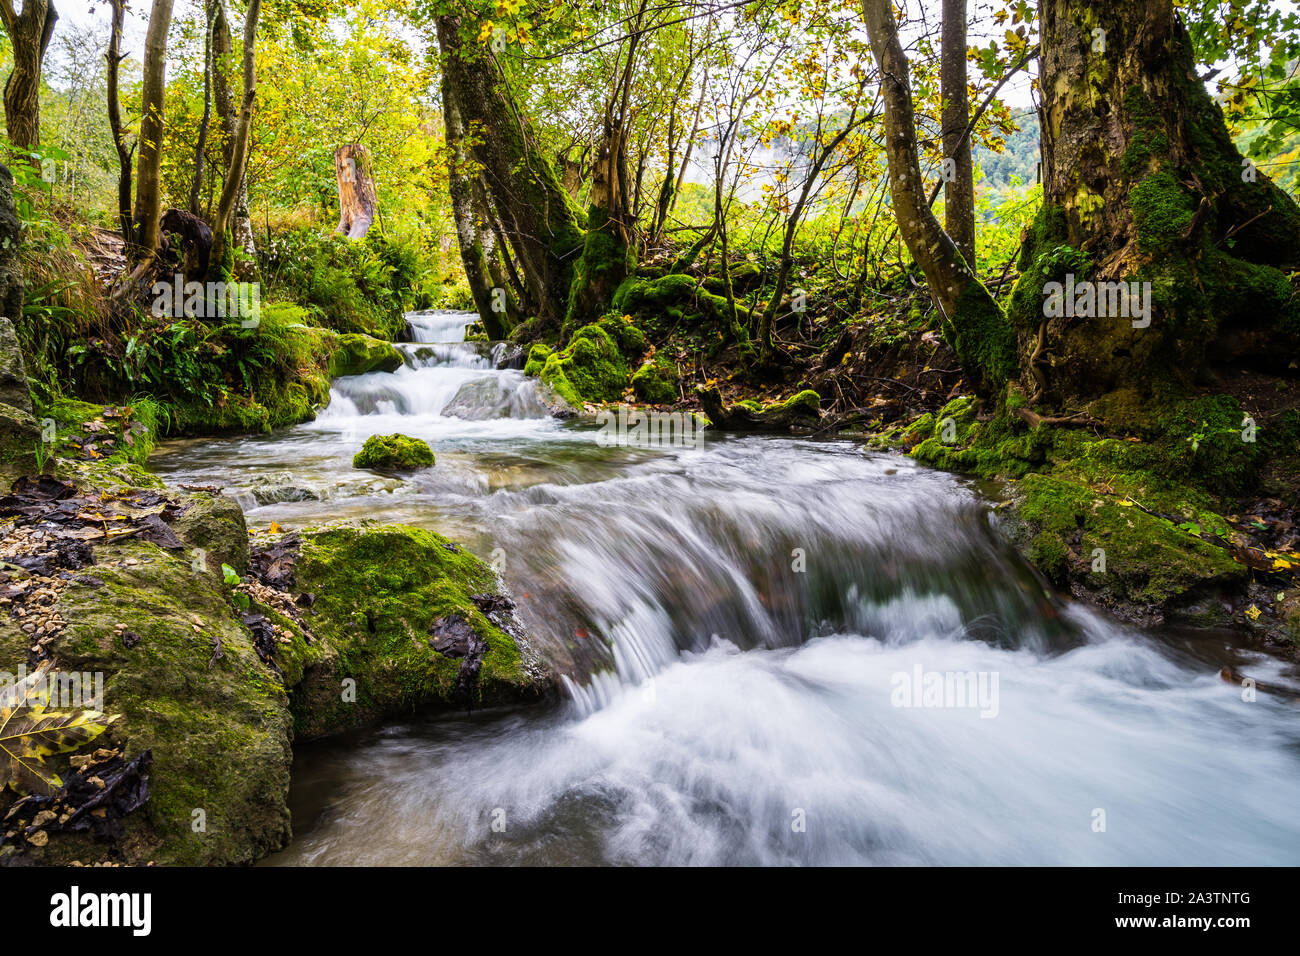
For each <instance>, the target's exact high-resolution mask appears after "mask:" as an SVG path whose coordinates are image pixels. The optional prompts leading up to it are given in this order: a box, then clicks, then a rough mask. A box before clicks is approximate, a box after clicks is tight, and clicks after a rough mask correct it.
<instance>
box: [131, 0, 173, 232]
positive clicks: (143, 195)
mask: <svg viewBox="0 0 1300 956" xmlns="http://www.w3.org/2000/svg"><path fill="white" fill-rule="evenodd" d="M171 22H172V0H154V2H153V8H152V9H151V10H150V12H149V29H148V30H147V31H146V33H145V40H144V82H143V84H142V87H141V92H140V97H141V104H142V115H141V117H140V148H139V165H138V169H137V173H136V187H135V215H134V219H133V223H132V233H133V235H134V237H135V241H136V244H137V246H138V247H139V249H140V251H141V252H142V253H143V254H144V255H145V256H151V255H153V253H154V251H155V250H156V249H157V248H158V220H159V218H160V217H161V215H162V145H163V142H162V140H163V100H164V94H165V88H164V79H165V72H166V66H167V62H166V61H167V31H168V30H170V29H171Z"/></svg>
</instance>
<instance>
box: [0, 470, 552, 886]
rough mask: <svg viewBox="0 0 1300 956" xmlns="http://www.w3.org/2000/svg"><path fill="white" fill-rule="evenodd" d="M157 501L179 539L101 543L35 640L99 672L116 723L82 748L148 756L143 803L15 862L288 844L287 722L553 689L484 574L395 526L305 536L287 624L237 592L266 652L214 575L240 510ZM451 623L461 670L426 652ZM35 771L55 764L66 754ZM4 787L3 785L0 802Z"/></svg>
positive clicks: (5, 647) (232, 860)
mask: <svg viewBox="0 0 1300 956" xmlns="http://www.w3.org/2000/svg"><path fill="white" fill-rule="evenodd" d="M168 496H169V497H171V498H174V499H175V503H176V504H178V505H180V506H183V507H185V508H186V509H187V510H186V513H185V515H184V516H183V517H182V520H178V521H175V522H174V523H173V524H172V528H173V530H174V531H176V533H177V534H178V536H179V537H180V538H181V541H182V545H183V547H182V548H180V549H173V550H165V549H162V548H159V547H157V546H155V545H153V544H151V543H148V542H145V541H140V540H138V539H134V538H129V539H122V540H120V541H117V542H113V543H109V544H97V545H96V547H95V559H96V563H95V564H94V565H93V566H91V567H87V568H85V569H83V570H81V571H77V572H73V573H72V577H71V580H70V581H69V583H68V586H67V588H66V590H65V591H63V593H62V594H61V596H60V598H59V600H58V603H57V604H56V605H55V607H56V608H57V610H58V611H59V613H60V614H61V615H62V616H63V618H64V619H65V620H66V621H67V626H66V628H65V629H64V630H63V632H62V633H61V634H60V635H59V636H58V637H57V638H56V641H55V643H53V644H52V645H50V650H51V651H52V653H53V654H54V657H55V661H56V667H57V668H58V669H59V670H61V671H65V672H73V671H75V672H85V673H101V674H103V675H104V709H105V711H106V712H107V713H108V714H110V715H115V716H116V717H117V718H118V719H117V720H115V721H114V722H113V723H112V724H111V725H110V726H109V729H108V730H107V731H106V732H105V733H104V734H103V735H102V736H101V737H100V738H98V739H97V740H96V742H95V746H113V747H117V748H120V749H121V751H122V753H123V755H124V756H125V757H126V758H127V759H132V758H134V757H136V756H138V755H140V754H142V753H143V752H144V751H146V750H148V751H150V752H151V753H152V757H153V764H152V768H151V770H150V772H149V773H150V779H149V785H150V797H149V800H148V801H147V802H146V803H145V804H144V806H143V807H141V808H140V809H139V810H137V811H135V812H134V813H131V814H128V815H127V816H125V817H123V818H121V821H120V822H121V824H122V828H123V835H122V837H121V839H119V840H116V841H114V842H113V843H111V844H110V843H98V842H95V841H94V840H93V839H92V838H91V837H90V835H89V834H84V833H82V834H78V833H57V832H51V833H50V835H49V837H50V838H49V841H48V843H47V844H46V845H45V846H42V847H34V846H28V847H27V848H25V849H24V850H23V852H22V855H21V856H20V857H19V858H18V859H19V860H21V861H22V862H30V863H36V864H48V865H62V864H67V863H69V862H71V861H72V860H79V861H81V862H83V863H92V862H99V861H102V860H107V859H110V858H113V859H116V860H118V861H121V862H126V863H129V864H144V863H148V862H154V863H158V864H162V865H228V864H249V863H252V862H255V861H256V860H257V859H259V858H261V857H263V856H265V855H267V854H268V853H271V852H274V851H275V850H277V849H280V848H281V847H283V846H284V845H285V844H286V842H287V841H288V839H289V835H290V819H289V810H288V804H287V796H288V789H289V774H290V768H291V761H292V752H291V741H292V740H293V739H294V738H295V735H296V736H297V737H298V738H300V739H305V738H309V737H316V736H321V735H324V734H328V733H332V732H335V731H339V730H343V729H345V728H349V727H356V726H359V725H361V724H364V723H367V722H370V721H373V720H376V719H380V718H383V717H388V716H397V715H407V714H410V713H412V712H414V711H415V710H417V709H423V708H448V707H456V708H463V707H466V706H474V707H478V706H489V705H505V704H517V703H527V702H531V701H536V700H539V699H541V698H543V697H546V696H549V695H551V694H553V692H554V690H555V678H554V675H553V674H552V673H551V671H550V670H549V669H548V668H547V667H546V666H545V665H543V664H542V663H541V662H540V660H539V658H538V656H537V655H536V653H535V651H534V650H533V649H532V648H530V647H529V646H528V644H527V643H526V641H525V640H524V639H523V637H522V634H521V632H520V630H519V628H518V623H517V621H516V619H515V617H514V614H513V605H512V604H511V603H510V602H509V600H508V599H506V598H504V597H503V596H502V595H500V594H499V591H498V583H497V578H496V575H495V574H494V573H493V571H492V570H491V569H490V568H489V567H487V565H485V564H484V563H483V562H482V561H480V560H478V559H477V558H475V557H474V556H473V555H471V554H469V553H468V552H466V551H464V550H462V549H460V548H459V547H458V546H456V545H454V544H453V543H452V542H450V541H448V540H447V539H445V538H442V537H441V536H439V535H437V534H433V533H431V532H428V531H423V530H420V529H416V528H408V527H403V526H389V525H381V526H365V527H355V526H352V527H327V528H321V529H315V530H309V531H304V532H302V533H301V543H300V551H299V553H298V555H297V559H296V563H295V585H296V586H295V588H294V589H293V592H292V594H289V595H286V598H287V599H288V600H290V601H292V600H294V599H297V603H296V604H295V605H294V606H295V607H301V608H308V606H310V607H309V609H306V610H302V611H297V612H295V614H294V616H295V617H297V618H299V619H300V620H294V619H291V618H290V617H288V616H286V614H285V613H284V612H283V611H282V610H276V609H273V608H264V607H260V606H258V605H256V604H254V605H253V610H254V611H257V612H260V613H264V614H265V615H266V616H267V617H268V618H269V619H270V620H271V621H272V622H273V623H274V624H275V625H276V626H277V627H278V628H280V631H279V637H280V638H281V639H280V640H278V641H277V642H276V643H275V644H274V649H273V651H272V655H273V656H272V660H271V662H268V661H266V660H264V659H263V658H262V657H261V656H260V655H259V653H258V651H257V650H256V648H255V646H254V640H253V637H252V635H251V633H250V631H249V629H248V628H247V627H246V626H245V625H244V623H243V621H242V620H241V617H240V612H239V611H237V610H236V608H235V607H234V605H233V603H232V600H231V592H230V589H229V587H228V586H227V585H226V584H225V583H224V581H223V575H222V571H221V562H222V561H224V560H225V559H226V558H232V559H233V560H234V561H240V557H239V555H238V554H237V553H236V552H238V551H239V550H240V548H239V546H238V544H237V542H238V539H239V537H240V536H242V535H243V534H244V524H243V519H242V515H240V514H239V512H238V509H237V508H234V507H231V505H233V503H232V502H228V501H227V500H225V499H222V498H220V496H211V495H197V496H186V495H182V494H180V493H177V492H168ZM200 547H202V548H204V549H205V550H206V552H207V553H206V566H203V565H200V564H199V563H198V555H197V554H196V551H195V549H196V548H200ZM244 547H245V548H246V545H245V546H244ZM10 574H17V575H18V576H20V577H21V576H22V573H21V572H10ZM303 594H311V595H312V596H313V599H312V600H304V599H302V595H303ZM449 622H451V627H452V629H453V631H454V630H455V629H456V628H459V629H460V631H459V633H464V634H468V633H470V632H472V634H473V635H474V638H475V642H476V643H479V642H481V646H479V647H478V648H477V650H476V651H475V652H474V653H475V654H476V655H477V656H476V660H477V663H478V670H477V671H476V672H475V673H473V674H464V676H462V675H463V669H464V668H463V665H464V663H465V658H463V657H462V658H457V657H453V656H448V653H445V652H444V651H446V650H447V649H446V648H444V650H438V649H435V647H434V646H433V645H434V643H437V641H436V638H435V635H434V634H431V631H439V632H445V630H446V628H447V627H448V624H449ZM31 640H32V639H31V637H30V636H28V635H27V634H25V633H23V632H22V631H21V630H20V628H19V625H18V622H17V621H16V620H15V619H14V618H13V617H11V616H10V615H9V614H3V615H0V671H8V672H10V673H16V672H17V670H18V666H19V665H20V664H25V663H27V662H28V660H29V657H28V647H29V645H30V644H31ZM349 679H350V681H349ZM345 682H348V684H345ZM352 682H354V683H352ZM348 686H351V687H352V688H353V689H354V691H355V693H347V692H346V691H347V687H348ZM50 766H51V768H52V769H54V770H55V771H56V772H60V773H63V774H66V773H67V771H68V756H66V755H65V756H56V757H53V758H50ZM14 798H15V795H14V794H13V793H11V792H3V793H0V813H3V811H4V810H5V809H6V808H7V806H8V805H9V803H10V802H11V801H12V800H13V799H14ZM196 811H202V813H201V814H199V813H196ZM200 820H201V821H202V822H203V826H202V827H201V828H196V827H195V826H194V824H195V823H196V822H197V821H200ZM6 852H10V851H9V850H8V849H7V850H6ZM15 862H17V860H15Z"/></svg>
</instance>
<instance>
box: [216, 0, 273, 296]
mask: <svg viewBox="0 0 1300 956" xmlns="http://www.w3.org/2000/svg"><path fill="white" fill-rule="evenodd" d="M261 13H262V0H248V10H247V11H246V12H245V14H244V91H243V96H241V97H240V101H239V116H238V118H237V119H236V121H235V129H234V140H233V143H232V145H231V149H230V161H229V163H228V165H227V166H226V179H225V183H224V185H223V186H222V187H221V196H220V198H218V200H217V210H216V213H215V214H214V215H213V229H212V259H211V261H212V268H213V269H221V270H224V269H225V268H226V261H227V260H228V259H229V258H230V255H229V253H230V251H231V249H232V248H233V246H234V245H236V243H235V240H234V237H233V235H232V229H233V227H234V222H233V218H234V211H235V205H236V203H237V201H238V199H239V195H240V191H241V190H242V189H243V188H244V175H245V173H246V171H247V169H248V150H249V141H250V131H251V128H252V125H253V106H254V104H255V103H256V101H257V57H256V53H257V21H258V18H259V17H260V16H261Z"/></svg>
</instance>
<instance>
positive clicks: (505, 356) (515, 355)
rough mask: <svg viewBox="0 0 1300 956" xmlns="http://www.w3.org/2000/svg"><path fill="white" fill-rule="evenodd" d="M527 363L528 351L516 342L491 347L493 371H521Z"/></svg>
mask: <svg viewBox="0 0 1300 956" xmlns="http://www.w3.org/2000/svg"><path fill="white" fill-rule="evenodd" d="M527 361H528V349H527V347H525V346H523V345H520V344H519V343H518V342H498V343H497V344H496V345H494V346H493V347H492V367H493V368H495V369H498V370H500V369H507V368H519V369H521V368H523V367H524V365H525V363H527Z"/></svg>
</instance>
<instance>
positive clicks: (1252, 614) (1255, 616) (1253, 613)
mask: <svg viewBox="0 0 1300 956" xmlns="http://www.w3.org/2000/svg"><path fill="white" fill-rule="evenodd" d="M1261 613H1263V612H1261V611H1260V609H1259V608H1257V607H1255V605H1253V604H1252V605H1251V606H1250V607H1248V608H1246V617H1248V618H1250V619H1251V620H1252V621H1258V620H1259V615H1260V614H1261Z"/></svg>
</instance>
